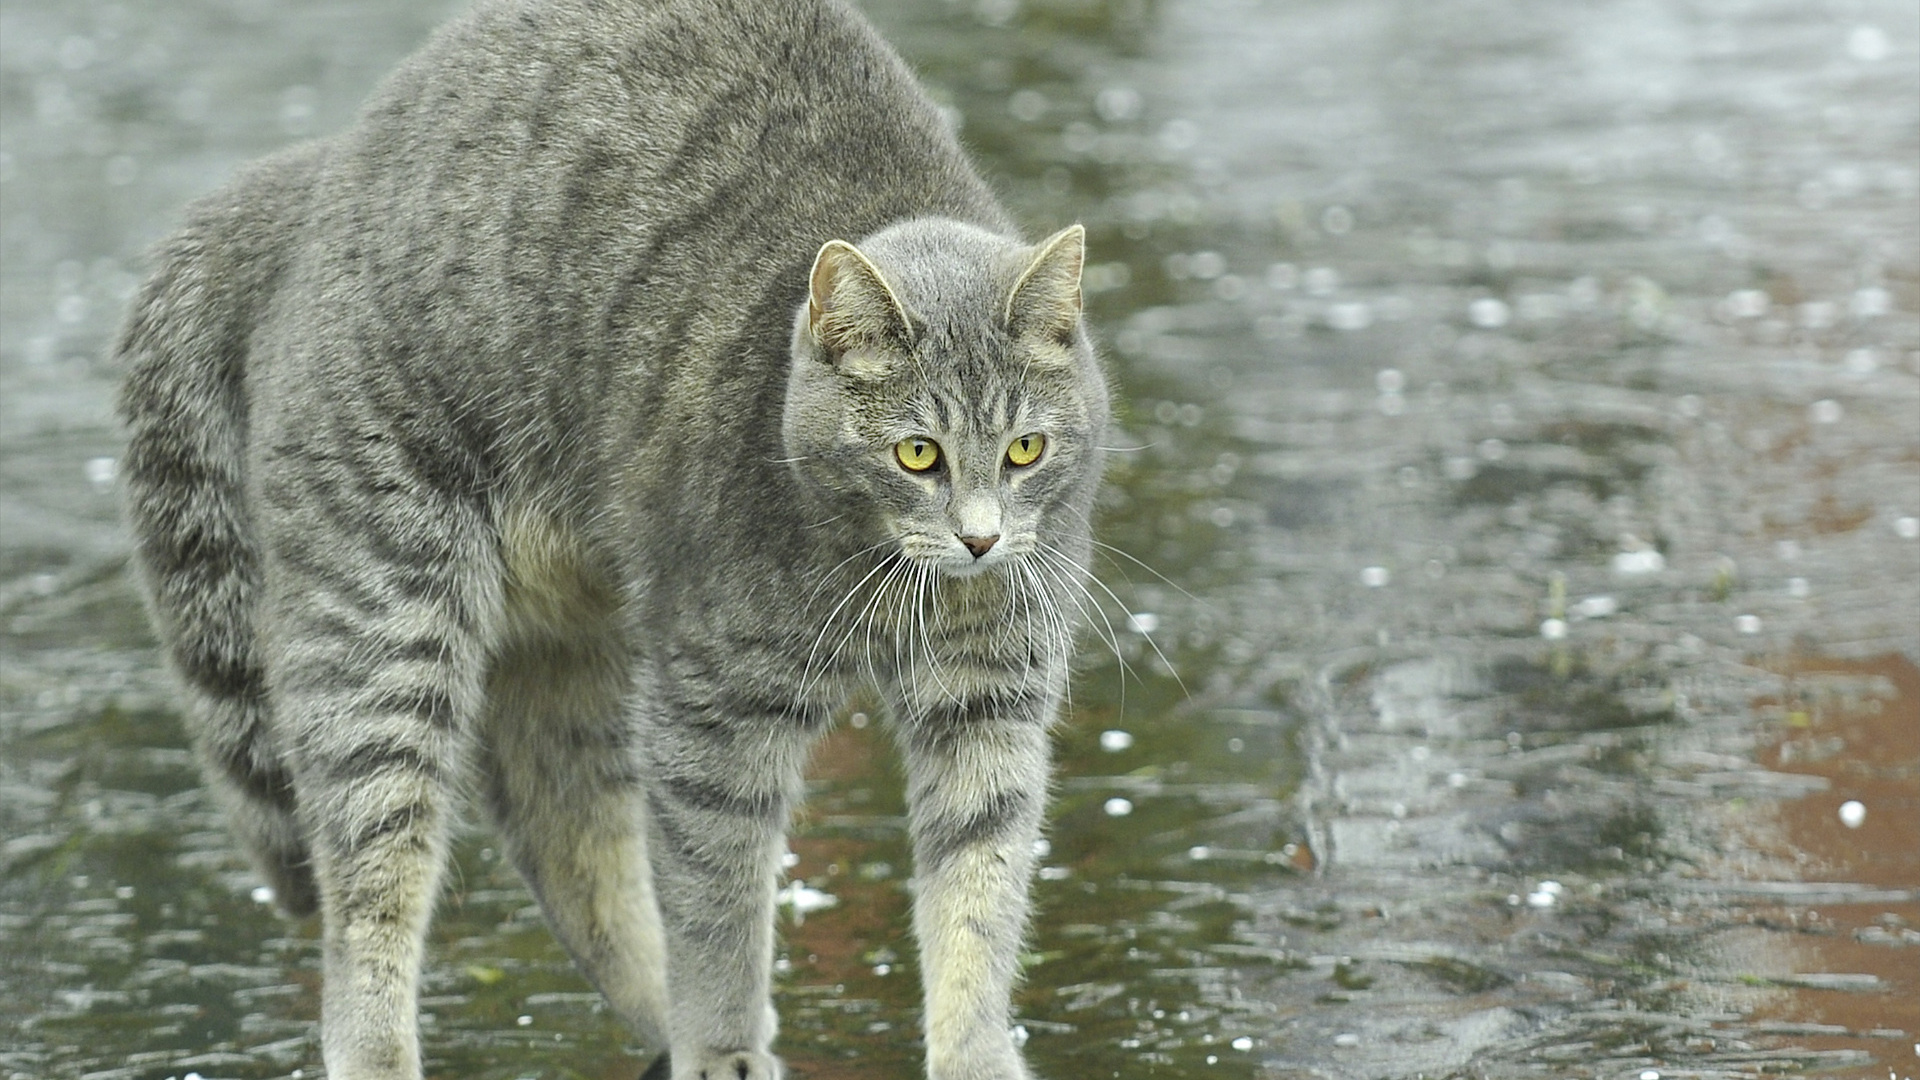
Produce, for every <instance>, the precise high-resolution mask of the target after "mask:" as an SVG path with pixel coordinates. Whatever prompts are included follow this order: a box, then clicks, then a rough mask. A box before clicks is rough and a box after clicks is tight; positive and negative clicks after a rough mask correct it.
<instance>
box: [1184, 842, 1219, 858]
mask: <svg viewBox="0 0 1920 1080" xmlns="http://www.w3.org/2000/svg"><path fill="white" fill-rule="evenodd" d="M1212 855H1213V849H1212V848H1210V847H1208V846H1207V845H1205V844H1195V845H1193V846H1192V847H1190V848H1188V849H1187V858H1189V859H1192V860H1193V861H1194V862H1206V861H1207V859H1209V858H1210V857H1212Z"/></svg>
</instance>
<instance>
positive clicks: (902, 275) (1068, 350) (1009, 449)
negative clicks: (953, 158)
mask: <svg viewBox="0 0 1920 1080" xmlns="http://www.w3.org/2000/svg"><path fill="white" fill-rule="evenodd" d="M1085 253H1086V233H1085V230H1083V229H1082V228H1081V227H1080V226H1078V225H1075V226H1073V227H1071V228H1068V229H1065V230H1063V231H1061V232H1059V233H1057V234H1055V235H1054V236H1052V237H1050V238H1049V239H1047V240H1045V241H1043V242H1042V243H1040V244H1038V245H1032V246H1029V245H1027V244H1023V243H1020V242H1018V241H1015V240H1011V239H1008V238H1006V237H1004V236H1000V235H997V234H994V233H990V232H987V231H985V230H982V229H978V228H975V227H973V226H969V225H963V224H960V223H958V222H955V221H950V220H946V219H938V218H929V219H918V220H913V221H907V222H902V223H900V224H897V225H893V226H890V227H888V228H886V229H884V230H882V231H880V232H878V233H875V234H874V235H872V236H870V237H867V238H866V239H864V240H861V241H860V242H859V245H858V246H857V247H856V246H855V245H853V244H851V243H847V242H845V241H841V240H835V241H831V242H829V243H827V244H826V245H825V246H824V247H822V248H821V249H820V253H819V255H818V256H817V257H816V258H815V260H814V264H813V269H812V272H811V275H810V277H809V280H808V299H807V304H806V305H805V307H803V308H802V309H801V311H800V313H799V317H798V319H797V320H796V326H795V331H794V337H793V366H792V373H791V375H790V377H789V380H788V386H787V404H786V415H785V424H784V431H783V436H784V439H785V444H786V452H787V456H788V458H789V459H791V460H792V461H793V464H794V468H795V469H796V470H797V472H798V473H799V475H800V476H801V477H802V478H803V481H804V482H805V483H807V484H808V485H809V486H810V487H811V488H812V489H813V490H814V491H815V492H816V494H818V495H820V496H822V497H823V498H824V499H825V500H826V501H828V502H830V503H832V504H834V505H835V506H837V507H839V508H840V510H841V512H843V513H845V514H846V515H847V517H848V522H847V523H848V524H851V523H852V522H855V521H865V522H868V523H871V524H872V525H873V526H874V527H876V528H878V529H879V530H880V535H878V536H874V537H868V538H866V542H868V543H880V544H884V543H886V542H888V541H892V542H894V543H896V544H897V545H898V550H899V552H900V553H901V554H903V555H905V556H906V557H907V558H909V559H912V560H914V561H916V562H919V563H922V564H924V565H929V566H933V567H935V568H937V569H938V570H940V571H942V572H944V573H947V574H951V575H955V576H968V575H972V574H977V573H982V572H987V571H991V570H992V569H993V568H994V567H996V566H1001V565H1004V564H1005V563H1007V562H1008V561H1010V560H1013V559H1018V558H1020V557H1022V556H1027V555H1030V554H1032V553H1033V552H1034V551H1035V549H1036V547H1038V546H1039V545H1041V544H1043V543H1046V544H1054V545H1058V544H1059V543H1060V538H1061V537H1063V536H1072V535H1076V534H1084V531H1085V529H1086V519H1087V515H1088V513H1089V511H1090V509H1091V504H1092V496H1093V491H1094V488H1095V486H1096V485H1097V484H1098V482H1099V476H1100V469H1101V451H1100V445H1099V444H1100V442H1101V438H1102V435H1103V434H1104V432H1105V429H1106V425H1107V388H1106V382H1105V380H1104V379H1103V377H1102V375H1101V372H1100V367H1099V364H1098V362H1097V361H1096V360H1095V359H1094V355H1093V349H1092V347H1091V346H1090V345H1089V343H1088V341H1087V336H1086V333H1085V331H1084V329H1083V328H1082V327H1081V324H1080V270H1081V266H1082V263H1083V262H1084V260H1085ZM827 527H828V528H832V527H834V526H831V525H830V526H827ZM1076 546H1077V545H1076Z"/></svg>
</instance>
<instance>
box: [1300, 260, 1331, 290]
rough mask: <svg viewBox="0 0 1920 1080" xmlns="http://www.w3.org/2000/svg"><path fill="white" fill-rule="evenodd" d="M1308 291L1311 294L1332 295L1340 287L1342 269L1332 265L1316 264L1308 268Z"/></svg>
mask: <svg viewBox="0 0 1920 1080" xmlns="http://www.w3.org/2000/svg"><path fill="white" fill-rule="evenodd" d="M1302 280H1303V281H1304V282H1305V283H1306V289H1307V293H1308V295H1310V296H1332V295H1333V293H1334V291H1335V290H1336V289H1338V288H1340V271H1338V270H1335V269H1334V268H1333V267H1331V266H1315V267H1312V268H1310V269H1308V270H1307V274H1306V277H1305V278H1303V279H1302Z"/></svg>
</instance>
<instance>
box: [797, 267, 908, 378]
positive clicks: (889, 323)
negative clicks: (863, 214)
mask: <svg viewBox="0 0 1920 1080" xmlns="http://www.w3.org/2000/svg"><path fill="white" fill-rule="evenodd" d="M807 328H808V330H809V331H810V332H811V333H812V334H813V340H814V342H815V343H816V344H818V345H819V346H820V347H821V348H823V349H825V350H826V351H827V353H828V354H829V355H830V356H831V357H832V358H833V361H834V363H835V364H838V365H840V366H841V367H842V369H843V370H847V371H849V372H851V373H853V374H864V375H881V374H884V373H885V369H886V367H887V362H888V357H889V355H890V354H892V353H895V352H899V351H902V350H905V349H907V348H910V347H911V346H912V344H913V320H912V319H910V318H908V317H907V309H906V306H905V305H903V304H902V303H900V297H899V296H898V295H897V294H896V293H895V292H894V291H893V286H891V285H889V284H888V283H887V279H886V277H885V276H884V275H882V274H881V273H880V268H879V267H877V266H875V265H873V260H871V259H869V258H867V256H866V255H865V254H864V253H863V252H862V251H861V250H860V249H859V248H857V247H854V246H853V245H852V244H849V243H847V242H846V241H845V240H829V241H827V242H826V243H825V244H823V245H821V247H820V253H819V254H817V255H815V256H814V258H813V270H812V271H811V272H810V273H808V275H807Z"/></svg>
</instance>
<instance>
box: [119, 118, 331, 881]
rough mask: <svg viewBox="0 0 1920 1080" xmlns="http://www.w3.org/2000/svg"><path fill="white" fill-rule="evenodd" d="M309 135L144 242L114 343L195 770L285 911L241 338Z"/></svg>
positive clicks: (134, 518) (152, 588)
mask: <svg viewBox="0 0 1920 1080" xmlns="http://www.w3.org/2000/svg"><path fill="white" fill-rule="evenodd" d="M318 161H319V148H318V147H316V146H308V147H300V148H296V149H295V150H293V151H291V152H288V153H285V154H281V155H278V156H276V157H273V158H269V159H267V160H266V161H264V162H262V163H261V164H259V165H257V166H255V167H253V169H252V170H250V171H249V173H247V174H246V175H244V176H242V177H241V179H240V180H239V181H238V182H236V183H235V184H233V185H232V186H230V187H228V188H226V189H225V190H224V191H222V192H221V193H220V194H218V195H215V196H213V197H211V198H209V199H207V200H204V201H202V202H201V203H199V204H198V205H196V206H195V207H193V208H192V210H191V211H190V212H189V217H188V223H187V226H186V227H185V228H184V229H182V230H181V231H180V232H179V233H178V234H176V235H175V236H173V237H172V238H171V239H169V240H168V241H166V243H165V244H163V245H162V246H161V247H160V249H159V250H158V251H157V252H156V253H155V254H156V259H155V261H156V263H157V266H156V268H155V270H154V273H153V276H152V277H151V278H150V279H148V281H147V282H146V284H145V286H144V287H143V288H142V289H141V291H140V294H139V296H138V298H137V299H136V300H135V302H134V305H133V309H132V312H131V313H130V315H129V316H128V318H127V322H126V324H125V326H124V328H123V329H122V331H121V335H120V338H119V341H118V343H117V344H116V346H115V353H116V358H117V359H118V360H119V362H120V363H121V364H122V365H124V370H125V372H126V381H125V383H124V384H123V386H122V389H121V394H120V402H119V409H120V416H121V419H122V421H123V422H124V423H125V425H126V430H127V435H128V443H127V449H126V457H125V459H124V462H123V465H122V471H123V474H124V475H125V477H126V485H127V511H128V515H129V517H130V518H131V524H132V526H133V534H134V543H135V560H134V561H135V563H136V565H137V566H138V568H139V572H140V578H141V583H142V585H143V586H144V588H145V591H146V595H147V599H148V602H149V604H150V606H151V609H152V612H153V619H154V624H155V626H156V628H157V629H158V630H159V632H160V637H161V639H162V641H163V643H164V645H165V647H166V650H167V652H168V655H169V659H170V660H171V662H172V665H173V667H174V669H175V670H176V671H177V672H178V673H179V675H180V677H181V680H182V682H183V683H184V684H185V687H186V690H187V695H188V698H189V702H188V709H187V722H188V728H189V731H190V733H191V734H192V736H193V742H194V747H195V749H196V750H197V751H198V753H199V757H200V765H201V770H202V772H203V773H204V774H205V775H206V777H207V780H208V782H209V784H210V785H211V786H212V787H213V789H214V790H215V791H216V792H217V793H218V794H219V796H220V797H221V800H222V802H224V803H225V806H226V810H227V813H228V816H229V818H230V819H231V821H232V825H233V828H234V831H235V833H236V834H237V835H238V836H239V837H240V838H241V840H242V842H243V844H244V846H245V847H246V848H247V853H248V855H249V857H251V858H252V860H253V862H254V864H255V865H256V867H258V869H259V870H260V872H261V873H262V874H263V875H265V877H266V878H267V880H268V882H269V883H271V885H272V886H273V888H274V892H275V897H276V899H277V901H278V903H279V904H280V906H281V907H282V908H283V909H284V910H286V911H288V912H289V913H291V914H295V915H305V914H309V913H311V912H312V911H313V910H314V908H315V906H316V904H317V902H318V894H317V893H316V891H315V888H314V882H313V873H312V869H311V867H310V865H309V860H308V855H307V845H306V840H305V838H304V836H303V834H302V831H301V829H300V827H299V825H298V822H297V819H296V815H295V806H294V789H293V784H292V778H291V775H290V774H289V772H288V770H287V766H286V763H285V761H284V759H283V757H282V755H281V754H280V752H279V750H278V749H277V747H276V745H275V738H274V733H273V725H272V720H271V716H270V714H269V709H268V701H267V695H266V685H265V668H264V664H263V663H262V658H261V654H260V647H259V644H258V642H257V640H256V636H255V617H256V608H257V604H258V600H259V597H260V593H261V583H260V552H259V548H258V544H257V540H256V538H255V535H254V530H253V526H252V521H251V515H250V513H249V511H248V508H247V503H246V492H245V482H246V475H245V474H246V458H247V446H246V443H247V392H246V379H247V350H248V344H249V339H250V337H251V336H252V333H253V330H254V326H255V324H256V322H257V321H258V319H259V317H260V314H261V312H262V311H263V310H264V309H265V308H266V307H267V304H268V301H269V299H270V298H271V296H272V294H273V292H274V290H275V289H276V288H277V286H278V284H279V279H280V277H281V274H282V273H283V272H284V270H285V268H286V263H287V256H286V254H285V253H286V251H287V250H288V249H289V248H291V247H292V246H293V241H294V234H295V233H296V232H297V231H298V229H299V226H300V224H301V222H302V220H303V219H304V216H305V213H306V210H305V207H306V204H307V195H308V192H309V191H310V189H311V187H312V182H313V176H314V173H315V170H316V167H317V165H318Z"/></svg>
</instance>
